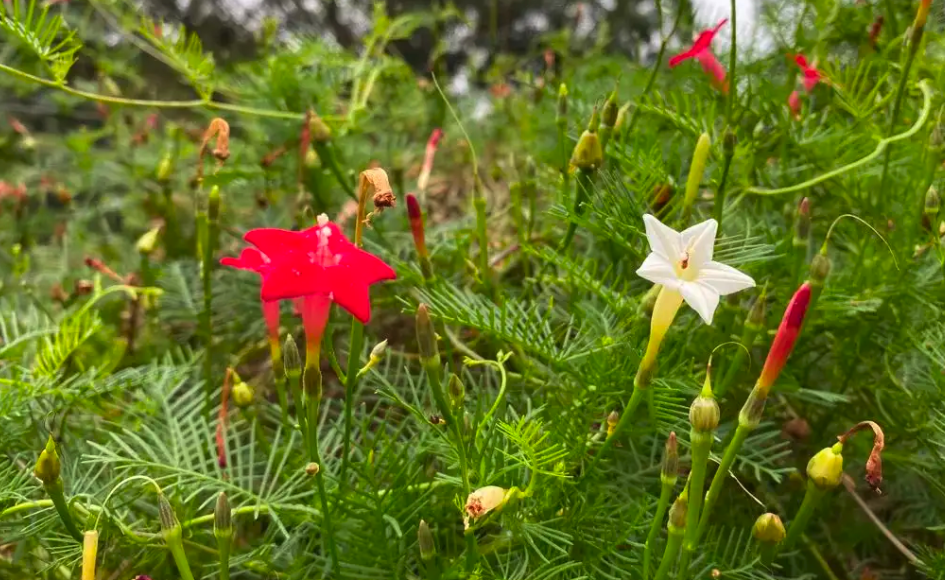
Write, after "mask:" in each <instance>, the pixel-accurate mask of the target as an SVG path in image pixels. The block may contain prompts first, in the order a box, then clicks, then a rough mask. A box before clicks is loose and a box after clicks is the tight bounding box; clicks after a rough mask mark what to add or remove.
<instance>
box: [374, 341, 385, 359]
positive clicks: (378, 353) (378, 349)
mask: <svg viewBox="0 0 945 580" xmlns="http://www.w3.org/2000/svg"><path fill="white" fill-rule="evenodd" d="M386 354H387V339H386V338H385V339H384V340H382V341H380V342H379V343H377V344H376V345H374V348H372V349H371V360H374V359H376V360H378V361H380V360H383V358H384V355H386Z"/></svg>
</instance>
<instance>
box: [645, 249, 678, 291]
mask: <svg viewBox="0 0 945 580" xmlns="http://www.w3.org/2000/svg"><path fill="white" fill-rule="evenodd" d="M637 276H639V277H641V278H643V279H644V280H649V281H650V282H652V283H654V284H663V285H664V286H669V287H670V288H676V287H677V286H679V277H678V276H677V275H676V269H675V268H673V265H672V264H671V263H670V262H669V261H668V260H666V258H664V257H663V256H660V255H659V254H657V253H656V252H652V253H651V254H650V255H649V256H647V257H646V260H643V263H642V264H640V267H639V268H637Z"/></svg>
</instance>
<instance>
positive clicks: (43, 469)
mask: <svg viewBox="0 0 945 580" xmlns="http://www.w3.org/2000/svg"><path fill="white" fill-rule="evenodd" d="M61 472H62V463H61V462H60V461H59V454H58V453H57V452H56V441H55V439H53V437H52V435H50V436H49V439H47V440H46V448H45V449H43V450H42V451H41V452H40V454H39V458H38V459H37V460H36V466H35V468H34V469H33V475H35V476H36V477H37V479H39V480H40V481H42V482H43V484H44V485H52V484H55V483H56V482H57V481H59V474H60V473H61Z"/></svg>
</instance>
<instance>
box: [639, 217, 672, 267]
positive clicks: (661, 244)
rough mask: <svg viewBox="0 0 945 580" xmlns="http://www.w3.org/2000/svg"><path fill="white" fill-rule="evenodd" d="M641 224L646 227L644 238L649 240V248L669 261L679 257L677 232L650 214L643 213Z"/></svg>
mask: <svg viewBox="0 0 945 580" xmlns="http://www.w3.org/2000/svg"><path fill="white" fill-rule="evenodd" d="M643 225H644V227H645V228H646V239H647V241H649V242H650V250H651V251H652V252H653V253H655V254H658V255H659V256H660V257H662V258H664V259H665V260H667V261H669V262H673V261H675V260H677V259H679V253H680V252H682V243H681V242H680V238H679V232H677V231H676V230H674V229H673V228H671V227H669V226H667V225H665V224H663V222H661V221H660V220H658V219H656V218H655V217H653V216H651V215H650V214H648V213H647V214H643Z"/></svg>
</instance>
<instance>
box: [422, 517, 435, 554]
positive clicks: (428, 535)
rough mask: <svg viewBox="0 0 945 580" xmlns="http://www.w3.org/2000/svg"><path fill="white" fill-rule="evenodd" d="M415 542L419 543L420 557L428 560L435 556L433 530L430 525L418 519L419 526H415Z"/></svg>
mask: <svg viewBox="0 0 945 580" xmlns="http://www.w3.org/2000/svg"><path fill="white" fill-rule="evenodd" d="M417 543H418V544H419V545H420V559H421V560H423V561H424V562H429V561H430V560H432V559H433V558H434V557H435V556H436V542H435V541H434V540H433V532H431V531H430V526H428V525H427V523H426V522H425V521H423V520H420V527H419V528H417Z"/></svg>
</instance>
